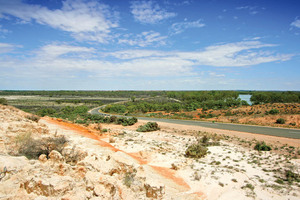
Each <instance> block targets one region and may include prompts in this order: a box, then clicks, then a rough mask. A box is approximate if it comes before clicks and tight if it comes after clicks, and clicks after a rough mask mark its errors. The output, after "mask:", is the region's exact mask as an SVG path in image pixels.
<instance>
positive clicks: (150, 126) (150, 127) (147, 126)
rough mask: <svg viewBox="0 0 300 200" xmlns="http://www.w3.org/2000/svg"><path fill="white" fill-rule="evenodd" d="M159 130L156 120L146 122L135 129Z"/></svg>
mask: <svg viewBox="0 0 300 200" xmlns="http://www.w3.org/2000/svg"><path fill="white" fill-rule="evenodd" d="M157 130H160V128H159V126H158V124H157V123H156V122H148V123H147V124H145V125H142V126H139V127H138V129H137V130H136V131H138V132H150V131H157Z"/></svg>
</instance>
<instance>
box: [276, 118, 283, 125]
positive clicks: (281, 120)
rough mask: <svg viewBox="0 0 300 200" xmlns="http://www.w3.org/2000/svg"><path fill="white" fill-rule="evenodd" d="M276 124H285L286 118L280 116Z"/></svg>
mask: <svg viewBox="0 0 300 200" xmlns="http://www.w3.org/2000/svg"><path fill="white" fill-rule="evenodd" d="M276 124H285V120H284V119H283V118H278V119H277V120H276Z"/></svg>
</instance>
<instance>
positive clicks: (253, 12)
mask: <svg viewBox="0 0 300 200" xmlns="http://www.w3.org/2000/svg"><path fill="white" fill-rule="evenodd" d="M236 9H237V10H247V11H248V12H249V14H250V15H256V14H257V13H258V10H257V9H258V8H257V7H256V6H240V7H236ZM261 9H262V10H264V8H261Z"/></svg>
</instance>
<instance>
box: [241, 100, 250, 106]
mask: <svg viewBox="0 0 300 200" xmlns="http://www.w3.org/2000/svg"><path fill="white" fill-rule="evenodd" d="M241 104H242V106H249V103H248V102H247V101H245V100H242V101H241Z"/></svg>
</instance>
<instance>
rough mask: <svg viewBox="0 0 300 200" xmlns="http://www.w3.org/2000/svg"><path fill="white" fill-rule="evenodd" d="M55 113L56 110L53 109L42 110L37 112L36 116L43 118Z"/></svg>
mask: <svg viewBox="0 0 300 200" xmlns="http://www.w3.org/2000/svg"><path fill="white" fill-rule="evenodd" d="M54 113H56V110H55V109H53V108H42V109H40V110H38V111H37V115H39V116H41V117H44V116H51V115H53V114H54Z"/></svg>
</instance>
